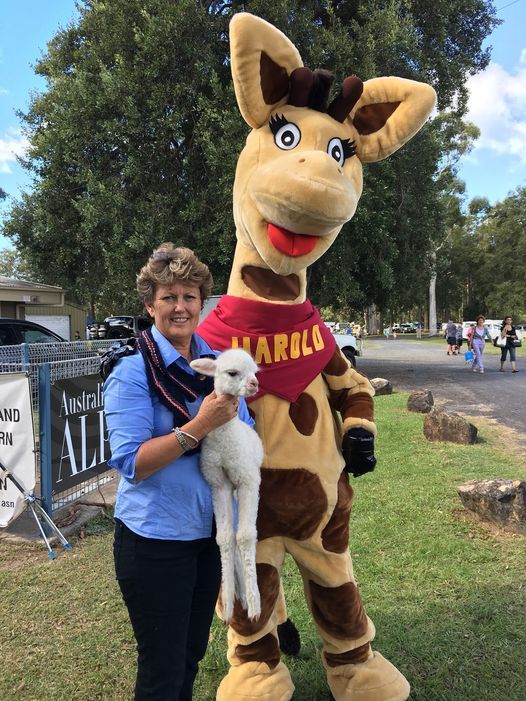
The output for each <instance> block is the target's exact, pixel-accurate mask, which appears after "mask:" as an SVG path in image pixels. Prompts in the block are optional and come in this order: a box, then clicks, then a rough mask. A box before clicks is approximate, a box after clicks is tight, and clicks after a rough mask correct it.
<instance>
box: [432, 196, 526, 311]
mask: <svg viewBox="0 0 526 701" xmlns="http://www.w3.org/2000/svg"><path fill="white" fill-rule="evenodd" d="M525 211H526V188H518V189H517V191H516V192H515V193H513V194H511V195H510V196H508V197H507V198H505V199H504V200H503V201H502V202H499V203H498V204H496V205H495V206H493V207H490V206H489V204H488V202H487V201H485V200H480V199H479V200H473V201H472V202H471V203H470V207H469V212H470V213H469V215H468V216H467V218H466V222H465V225H464V226H463V227H457V228H456V229H455V230H454V232H453V236H452V237H451V242H450V251H449V257H450V260H451V266H450V268H449V273H450V280H451V284H450V287H449V304H445V307H446V309H447V308H448V306H449V308H452V309H458V308H462V309H463V310H464V312H463V316H464V318H465V319H474V318H476V315H477V314H484V315H485V316H487V317H488V318H493V319H495V318H496V319H501V318H504V317H505V316H506V315H509V314H511V315H512V316H513V317H514V319H515V320H516V321H522V320H524V319H526V277H525V275H524V261H525V256H526V217H525ZM444 279H445V278H444Z"/></svg>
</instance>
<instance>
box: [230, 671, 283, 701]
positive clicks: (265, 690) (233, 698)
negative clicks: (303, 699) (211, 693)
mask: <svg viewBox="0 0 526 701" xmlns="http://www.w3.org/2000/svg"><path fill="white" fill-rule="evenodd" d="M293 693H294V684H293V683H292V679H291V678H290V674H289V670H288V669H287V668H286V667H285V665H284V664H283V662H279V663H278V665H277V666H276V667H274V669H270V667H269V666H268V664H267V663H266V662H245V663H244V664H240V665H237V666H235V667H230V670H229V672H228V674H227V675H226V677H225V678H224V679H223V680H222V681H221V684H220V685H219V689H218V690H217V695H216V701H290V699H291V698H292V694H293Z"/></svg>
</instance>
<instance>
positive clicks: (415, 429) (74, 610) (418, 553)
mask: <svg viewBox="0 0 526 701" xmlns="http://www.w3.org/2000/svg"><path fill="white" fill-rule="evenodd" d="M406 399H407V395H405V394H394V395H392V396H386V397H379V398H378V399H377V401H376V407H377V420H378V424H379V430H380V437H379V438H378V440H377V454H378V458H379V465H378V468H377V470H376V471H375V472H374V473H373V474H372V475H367V476H364V477H362V478H360V479H358V480H353V487H354V488H355V504H354V509H353V517H352V521H351V551H352V553H353V561H354V568H355V574H356V577H357V579H358V582H359V584H360V588H361V592H362V598H363V600H364V602H365V605H366V608H367V612H368V614H369V615H370V617H371V618H372V619H373V621H374V623H375V625H376V628H377V637H376V641H375V644H374V647H375V648H376V649H378V650H380V651H381V652H382V653H383V654H384V655H385V656H386V657H388V658H389V659H390V660H391V661H392V662H394V663H395V664H397V665H398V666H399V668H400V669H401V670H402V671H403V672H404V673H405V674H406V676H407V677H408V679H409V680H410V682H411V684H412V688H413V691H412V695H411V699H412V700H413V701H524V700H525V699H526V681H525V676H524V654H525V651H526V630H525V626H524V621H525V620H526V585H525V578H524V572H525V544H526V539H525V538H522V537H519V536H516V537H513V536H504V535H502V534H498V533H496V532H494V531H491V530H489V529H486V528H483V527H482V526H480V525H476V524H475V523H473V522H471V521H469V520H467V519H465V518H462V517H461V513H460V512H461V506H460V501H459V499H458V497H457V495H456V486H457V485H458V484H460V483H462V482H464V481H466V480H469V479H474V478H494V477H503V478H521V479H526V462H525V461H524V458H517V459H514V460H511V459H510V453H509V452H508V451H503V450H502V446H501V445H499V443H498V441H499V437H498V436H497V435H496V433H495V429H492V428H491V427H485V426H484V425H481V428H480V431H479V435H480V437H481V441H480V443H478V444H476V445H474V446H457V445H452V444H430V443H428V442H427V441H426V440H425V439H424V438H423V435H422V421H423V417H422V415H419V414H411V413H408V412H407V411H406V410H405V402H406ZM111 541H112V537H111V533H110V531H109V522H108V519H105V518H100V519H98V520H96V521H94V522H92V523H91V524H90V525H89V527H88V530H87V533H86V538H84V539H83V540H78V541H76V542H75V543H74V548H73V550H72V551H71V553H68V554H67V555H66V556H65V557H62V558H60V559H58V560H57V561H56V562H51V561H49V560H48V558H47V555H46V553H45V551H44V549H43V548H42V547H41V546H28V545H24V546H18V545H13V544H5V543H0V591H1V592H2V603H1V606H0V611H1V614H0V626H1V628H0V630H1V634H0V654H1V659H2V674H0V699H1V700H2V701H36V700H37V699H39V700H43V701H124V700H125V699H129V698H131V690H132V686H133V677H134V659H135V652H134V640H133V635H132V632H131V628H130V626H129V624H128V621H127V615H126V611H125V609H124V606H123V605H122V604H121V600H120V595H119V592H118V589H117V586H116V584H115V582H114V576H113V569H112V561H111ZM284 579H285V589H286V594H287V602H288V606H289V614H290V616H291V617H292V618H293V619H294V621H295V622H296V624H297V626H298V628H299V629H300V631H301V636H302V652H301V655H300V657H299V658H297V659H290V660H286V662H287V665H288V666H289V668H290V670H291V673H292V676H293V679H294V683H295V685H296V693H295V695H294V700H295V701H322V700H323V701H327V699H328V690H327V687H326V683H325V678H324V674H323V670H322V666H321V662H320V660H319V656H320V651H321V648H320V643H319V639H318V638H317V635H316V632H315V629H314V626H313V625H312V623H311V621H310V618H309V615H308V614H307V612H306V608H305V605H304V601H303V593H302V585H301V580H300V578H299V576H298V575H297V573H296V572H295V569H294V565H293V563H292V562H291V561H290V560H288V561H287V563H286V568H285V571H284ZM225 651H226V630H225V628H224V626H223V625H222V624H220V623H219V622H218V621H217V620H216V621H215V622H214V625H213V628H212V632H211V642H210V645H209V649H208V652H207V655H206V657H205V659H204V661H203V663H202V665H201V671H200V674H199V677H198V681H197V685H196V689H195V695H194V698H195V699H196V701H212V700H213V699H214V698H215V690H216V688H217V685H218V683H219V681H220V679H221V677H222V676H223V674H224V673H225V672H226V669H227V665H226V659H225Z"/></svg>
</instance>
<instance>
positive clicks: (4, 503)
mask: <svg viewBox="0 0 526 701" xmlns="http://www.w3.org/2000/svg"><path fill="white" fill-rule="evenodd" d="M0 462H1V463H2V465H3V466H4V467H5V468H6V469H7V470H8V471H9V472H10V473H11V474H12V475H13V477H14V478H15V479H16V481H17V482H18V483H19V484H20V486H21V487H22V488H23V489H24V491H26V492H30V493H32V492H33V489H34V487H35V482H36V465H35V434H34V430H33V412H32V410H31V392H30V387H29V377H28V376H27V374H26V373H24V372H16V373H6V374H0ZM24 508H25V500H24V495H23V494H22V493H21V492H20V490H19V489H18V488H17V487H16V486H15V485H14V484H13V482H12V480H10V479H9V477H7V475H6V473H5V472H4V471H3V470H2V469H0V528H5V527H6V526H7V525H8V524H9V522H10V521H12V520H13V519H14V518H16V517H17V516H18V515H19V514H20V513H21V512H22V511H23V510H24Z"/></svg>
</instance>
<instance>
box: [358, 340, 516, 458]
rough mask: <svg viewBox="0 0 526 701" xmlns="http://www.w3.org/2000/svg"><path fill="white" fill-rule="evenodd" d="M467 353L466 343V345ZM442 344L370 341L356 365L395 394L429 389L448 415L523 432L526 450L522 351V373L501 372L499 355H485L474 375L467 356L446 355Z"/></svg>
mask: <svg viewBox="0 0 526 701" xmlns="http://www.w3.org/2000/svg"><path fill="white" fill-rule="evenodd" d="M463 348H464V349H465V344H464V346H463ZM446 350H447V347H446V342H445V341H444V343H443V344H436V345H435V344H432V343H425V341H424V342H423V341H418V340H417V339H416V338H414V337H413V338H404V337H400V336H398V338H397V339H396V340H393V339H389V340H387V339H367V340H366V341H365V342H364V353H363V357H360V358H358V359H357V366H358V369H359V370H360V371H362V372H363V373H365V374H366V375H367V377H369V378H373V377H383V378H385V379H386V380H389V381H390V382H392V384H393V388H394V390H395V391H396V390H397V389H399V390H407V391H411V390H414V389H421V388H422V389H429V390H431V392H432V393H433V397H434V398H435V402H437V401H440V403H441V404H442V403H444V408H445V409H446V410H447V411H455V412H458V413H459V414H463V415H467V416H486V417H489V418H493V419H496V420H497V421H499V422H501V423H503V424H504V425H506V426H509V427H511V428H513V429H515V430H516V431H517V432H519V433H520V434H523V439H524V440H522V441H521V443H522V445H524V446H525V447H526V436H524V434H526V356H524V355H523V354H522V353H521V351H523V349H518V350H519V353H518V354H517V369H518V370H519V372H518V373H515V374H512V373H511V366H510V363H509V359H508V361H507V362H506V372H504V373H502V372H499V367H500V356H497V355H495V356H494V355H490V354H489V353H485V354H484V369H485V372H484V374H483V375H481V374H479V373H474V372H472V371H471V369H470V368H469V366H468V365H466V363H465V362H464V353H463V352H461V354H460V355H458V356H448V355H447V354H446Z"/></svg>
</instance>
